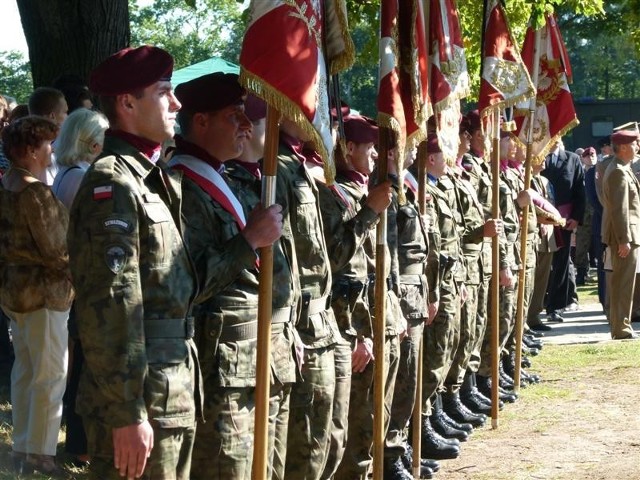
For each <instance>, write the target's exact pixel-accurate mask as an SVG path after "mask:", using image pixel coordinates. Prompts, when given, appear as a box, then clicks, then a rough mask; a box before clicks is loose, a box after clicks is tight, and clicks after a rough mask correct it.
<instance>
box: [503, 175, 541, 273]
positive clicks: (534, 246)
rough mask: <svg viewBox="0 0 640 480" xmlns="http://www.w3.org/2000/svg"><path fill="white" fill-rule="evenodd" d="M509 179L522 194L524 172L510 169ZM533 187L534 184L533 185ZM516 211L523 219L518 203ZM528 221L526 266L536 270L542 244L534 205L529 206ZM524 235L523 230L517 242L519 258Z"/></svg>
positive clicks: (513, 186)
mask: <svg viewBox="0 0 640 480" xmlns="http://www.w3.org/2000/svg"><path fill="white" fill-rule="evenodd" d="M506 173H507V178H508V181H509V183H510V184H511V186H512V188H513V189H514V190H515V191H516V192H521V191H522V190H524V172H523V171H521V170H519V169H517V168H509V169H508V170H507V172H506ZM531 186H532V187H533V182H532V185H531ZM515 205H516V210H517V212H518V218H519V219H522V208H520V205H518V203H517V202H516V204H515ZM527 216H528V219H527V259H526V264H525V266H526V267H527V268H534V267H535V266H536V251H537V250H538V244H539V243H540V239H539V235H538V217H537V215H536V209H535V208H534V207H533V205H529V209H528V215H527ZM521 235H522V229H520V231H519V234H518V241H517V242H516V252H517V255H518V257H520V256H521V253H520V247H521V245H520V238H521Z"/></svg>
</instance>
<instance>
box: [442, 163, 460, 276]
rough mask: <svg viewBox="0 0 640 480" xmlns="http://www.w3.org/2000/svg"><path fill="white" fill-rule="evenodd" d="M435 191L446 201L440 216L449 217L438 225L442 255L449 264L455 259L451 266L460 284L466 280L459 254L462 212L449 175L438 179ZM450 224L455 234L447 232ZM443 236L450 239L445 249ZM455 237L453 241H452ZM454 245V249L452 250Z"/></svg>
mask: <svg viewBox="0 0 640 480" xmlns="http://www.w3.org/2000/svg"><path fill="white" fill-rule="evenodd" d="M436 187H437V189H438V190H439V191H440V192H442V195H441V198H442V199H443V200H445V201H446V203H447V206H448V207H449V208H448V210H447V209H446V208H443V207H441V208H440V214H441V215H443V216H446V215H447V214H450V215H451V218H450V219H447V221H446V222H441V223H440V235H441V240H442V241H443V248H442V253H443V254H445V255H446V256H447V257H448V258H449V259H450V260H449V262H450V263H451V262H452V261H453V259H455V265H454V266H453V272H454V279H455V281H456V282H458V283H462V282H464V281H465V280H466V279H467V268H466V259H465V257H464V255H463V254H462V252H461V246H462V233H463V232H464V220H463V218H462V212H461V211H460V208H459V205H458V204H459V199H458V194H457V192H456V188H455V184H454V182H453V179H452V177H451V176H450V174H448V173H446V174H444V175H442V176H441V177H440V178H438V182H437V184H436ZM451 224H453V225H454V229H455V234H454V233H453V232H447V230H448V229H449V228H451ZM445 236H447V237H450V239H451V240H449V241H448V242H447V244H446V245H447V246H446V248H445V247H444V243H445V242H444V239H445ZM454 237H455V241H454V240H453V239H454ZM454 245H455V249H453V247H454Z"/></svg>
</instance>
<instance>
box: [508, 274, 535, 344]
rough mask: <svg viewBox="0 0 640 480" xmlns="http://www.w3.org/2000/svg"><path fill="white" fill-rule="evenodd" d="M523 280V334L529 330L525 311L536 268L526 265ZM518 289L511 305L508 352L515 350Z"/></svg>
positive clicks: (528, 304) (529, 303) (529, 300)
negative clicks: (510, 329) (511, 322)
mask: <svg viewBox="0 0 640 480" xmlns="http://www.w3.org/2000/svg"><path fill="white" fill-rule="evenodd" d="M524 276H525V280H524V282H525V283H524V298H523V301H522V303H523V305H522V333H523V334H524V333H525V332H527V331H528V330H529V327H528V326H527V322H526V320H527V313H528V312H529V306H530V305H531V296H532V294H533V288H534V283H535V276H536V269H535V267H534V268H529V267H527V269H526V270H525V274H524ZM517 292H518V290H517V289H516V298H515V301H514V305H513V326H514V328H513V330H512V331H511V335H510V336H509V340H508V341H507V344H506V348H507V350H508V351H509V352H515V351H516V329H515V326H516V325H515V324H516V321H517V319H518V318H517V316H516V313H517V307H518V305H517V304H518V294H517Z"/></svg>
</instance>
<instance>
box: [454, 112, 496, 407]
mask: <svg viewBox="0 0 640 480" xmlns="http://www.w3.org/2000/svg"><path fill="white" fill-rule="evenodd" d="M463 123H464V124H465V125H464V128H465V129H466V131H467V132H468V133H469V135H470V139H469V147H470V148H469V151H468V152H467V153H465V154H464V155H463V157H462V167H463V168H464V170H465V171H466V172H467V173H468V174H469V182H470V183H471V185H472V186H473V189H474V191H475V192H476V194H477V197H478V201H479V202H480V204H481V205H482V211H483V215H484V219H485V221H487V220H490V219H491V217H492V213H491V195H492V190H493V187H492V180H491V178H492V176H491V168H490V166H489V164H488V163H487V162H485V160H484V158H483V157H484V135H483V133H482V125H481V122H480V113H479V112H478V110H472V111H470V112H468V113H467V115H466V116H465V118H464V122H463ZM501 230H502V228H501ZM503 236H504V231H502V233H501V239H502V238H503ZM491 250H492V240H491V238H488V237H486V238H484V239H483V242H482V253H481V255H480V265H481V268H482V270H481V275H480V284H479V285H478V290H477V294H478V299H477V310H476V331H475V334H474V337H473V338H474V340H473V345H472V346H471V347H470V350H471V356H470V359H469V364H468V369H467V374H466V376H465V378H464V382H463V384H462V388H461V389H460V399H461V400H462V402H463V403H464V404H465V405H466V406H467V407H469V408H470V409H471V410H472V411H474V412H479V413H486V414H488V413H490V412H491V399H490V398H487V397H485V396H484V395H482V393H480V391H479V390H478V389H477V387H476V373H477V372H478V368H479V367H480V351H481V347H482V344H483V341H484V338H485V332H486V329H487V322H488V321H489V318H488V310H487V307H488V302H489V292H490V284H491V271H492V260H491Z"/></svg>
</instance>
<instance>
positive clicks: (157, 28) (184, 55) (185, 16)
mask: <svg viewBox="0 0 640 480" xmlns="http://www.w3.org/2000/svg"><path fill="white" fill-rule="evenodd" d="M129 10H130V19H131V43H132V45H134V46H137V45H142V44H145V43H147V44H152V45H157V46H159V47H162V48H164V49H166V50H167V51H169V52H170V53H171V54H172V55H173V57H174V59H175V68H177V69H178V68H182V67H185V66H188V65H192V64H194V63H197V62H201V61H203V60H206V59H207V58H210V57H212V56H214V55H217V56H221V57H224V58H225V59H227V60H229V61H232V62H237V59H238V56H239V52H240V44H239V42H238V38H242V33H243V32H244V23H245V21H244V20H243V19H242V9H241V6H240V5H239V4H238V2H236V1H235V0H154V2H153V4H151V5H149V6H147V7H140V6H138V5H137V2H136V1H135V0H130V2H129Z"/></svg>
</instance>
